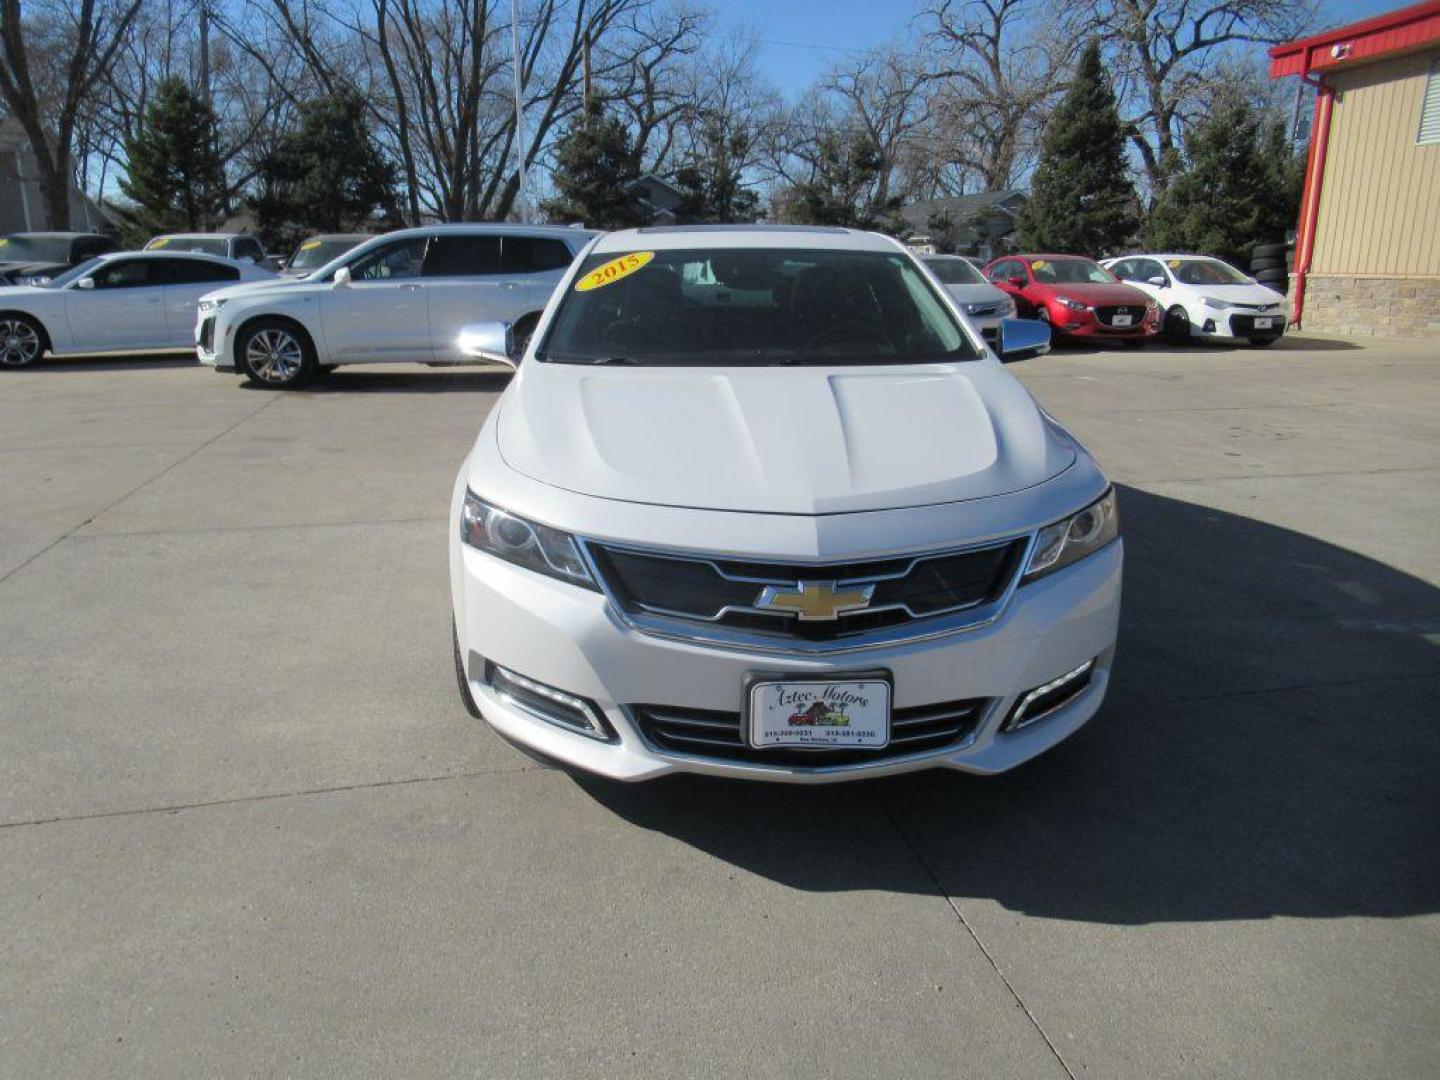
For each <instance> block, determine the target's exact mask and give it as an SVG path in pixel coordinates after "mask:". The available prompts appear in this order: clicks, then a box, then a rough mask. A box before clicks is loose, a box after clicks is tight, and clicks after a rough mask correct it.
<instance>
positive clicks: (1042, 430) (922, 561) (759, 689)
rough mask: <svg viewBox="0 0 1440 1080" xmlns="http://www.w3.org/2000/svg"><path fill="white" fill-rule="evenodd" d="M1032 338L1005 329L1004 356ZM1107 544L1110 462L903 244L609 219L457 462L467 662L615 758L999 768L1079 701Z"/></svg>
mask: <svg viewBox="0 0 1440 1080" xmlns="http://www.w3.org/2000/svg"><path fill="white" fill-rule="evenodd" d="M509 336H510V328H509V327H507V326H506V325H504V324H503V323H490V324H483V325H472V326H467V327H466V328H465V330H464V332H463V334H462V347H463V348H464V349H465V350H467V351H468V352H470V353H471V354H474V355H483V356H489V357H492V358H495V359H502V358H504V357H506V356H509V355H511V354H512V353H511V342H510V341H509ZM1048 341H1049V331H1048V329H1047V328H1045V327H1043V326H1041V325H1040V324H1037V323H1029V322H1022V321H1015V320H1008V321H1006V322H1004V323H1002V324H1001V326H1000V330H999V334H998V341H997V344H996V350H997V352H998V353H999V354H1000V356H1003V357H1004V358H1005V359H1019V358H1023V357H1024V356H1027V355H1028V356H1033V355H1036V354H1038V353H1041V352H1044V351H1045V350H1046V349H1047V348H1048ZM1121 562H1122V553H1121V541H1120V539H1119V521H1118V517H1117V513H1116V506H1115V495H1114V492H1113V490H1112V489H1111V486H1110V484H1109V482H1108V481H1107V480H1106V479H1105V477H1104V475H1103V474H1102V473H1101V471H1100V469H1099V468H1098V467H1097V466H1096V465H1095V463H1094V462H1093V461H1092V460H1091V458H1090V456H1089V455H1088V454H1087V453H1086V452H1085V450H1084V448H1083V447H1081V446H1080V445H1079V443H1078V442H1076V440H1075V439H1074V437H1073V436H1071V435H1070V434H1069V433H1068V432H1066V431H1065V430H1064V429H1063V428H1062V427H1061V426H1060V425H1059V424H1058V423H1056V421H1055V420H1054V419H1052V418H1051V417H1050V416H1048V415H1047V414H1046V413H1045V412H1044V411H1043V410H1042V409H1041V408H1040V407H1039V406H1038V405H1037V404H1036V403H1035V401H1034V400H1033V399H1032V398H1031V396H1030V395H1029V393H1027V392H1026V390H1025V389H1024V387H1022V386H1021V385H1020V383H1019V382H1017V381H1016V380H1015V379H1014V378H1013V377H1012V376H1011V375H1010V374H1009V373H1008V372H1007V371H1006V370H1005V369H1004V368H1003V367H1002V366H1001V360H1000V358H999V357H998V356H997V355H996V353H992V352H990V351H989V350H988V349H987V348H986V345H985V342H984V341H983V340H982V339H981V338H980V336H979V334H978V332H977V331H976V330H975V329H974V328H973V326H972V325H971V324H969V323H967V322H966V320H965V319H964V318H963V317H962V316H961V314H960V311H959V310H958V308H957V307H956V303H955V301H954V300H953V299H952V298H951V297H949V296H948V295H947V294H946V293H945V291H944V290H943V289H942V288H940V287H939V285H938V284H937V283H936V281H935V280H934V278H933V277H932V276H931V275H930V274H929V273H927V272H926V271H925V270H924V269H922V268H921V266H920V265H919V264H918V263H917V262H916V261H915V259H914V257H913V256H911V255H910V254H909V253H908V252H907V251H905V249H904V248H902V247H901V246H900V245H899V244H897V243H896V242H894V241H893V240H890V239H888V238H885V237H882V236H878V235H874V234H868V233H860V232H854V231H850V230H845V229H827V228H800V227H751V226H746V227H724V226H720V227H712V228H704V227H690V228H679V229H666V228H656V229H639V230H628V231H624V232H617V233H611V234H608V235H605V236H602V237H599V238H598V239H596V240H595V241H594V242H592V243H591V244H589V245H588V246H587V248H586V249H585V251H583V252H582V253H581V257H580V259H579V260H578V261H577V263H576V265H575V266H573V267H572V268H571V269H570V270H569V271H568V272H567V273H566V274H565V276H564V277H563V278H562V280H561V282H560V285H559V287H558V288H557V290H556V292H555V294H554V296H553V297H552V298H551V300H550V302H549V304H548V305H547V307H546V309H545V311H544V313H543V315H542V316H541V319H540V322H539V325H538V326H537V327H536V329H535V331H534V334H533V336H532V337H531V339H530V344H529V347H528V349H527V350H526V351H525V354H524V356H523V363H520V364H519V365H518V371H517V374H516V375H515V376H514V378H513V380H512V382H511V384H510V386H509V387H508V389H507V390H506V391H505V393H504V394H503V395H502V396H501V397H500V399H499V401H498V402H497V403H496V405H495V408H494V409H493V410H492V412H491V413H490V415H489V417H488V418H487V420H486V421H485V424H484V426H483V427H482V428H481V431H480V435H479V438H478V440H477V441H476V443H475V446H474V448H473V449H472V450H471V452H470V454H469V456H468V458H467V459H466V461H465V463H464V465H463V466H462V468H461V470H460V475H459V477H458V479H457V481H456V484H455V489H454V499H453V503H452V508H451V543H450V577H451V587H452V599H453V615H454V622H455V667H456V674H457V677H458V681H459V689H460V693H461V696H462V698H463V700H464V702H465V704H466V706H467V707H468V708H469V709H470V710H471V711H472V713H474V714H475V715H477V716H480V715H483V716H484V718H485V719H486V720H487V721H488V722H489V723H490V724H491V725H492V726H493V727H494V728H495V729H496V730H497V731H499V732H500V733H501V734H502V735H503V736H504V737H506V738H507V739H509V740H512V741H513V742H515V743H518V744H520V745H521V746H522V747H524V748H525V749H527V750H528V751H530V752H532V753H535V754H538V755H540V756H542V757H546V758H549V759H553V760H557V761H559V762H562V763H565V764H566V765H568V766H571V767H575V768H579V769H583V770H588V771H591V772H594V773H599V774H602V775H604V776H607V777H611V778H615V779H621V780H641V779H647V778H650V777H655V776H659V775H662V774H664V773H669V772H674V771H689V772H703V773H714V774H723V775H730V776H739V777H749V778H755V779H766V780H785V781H797V782H816V781H824V780H840V779H848V778H854V777H863V776H875V775H881V774H886V773H894V772H901V771H908V770H915V769H923V768H932V767H946V768H953V769H960V770H965V771H969V772H977V773H994V772H999V771H1002V770H1005V769H1009V768H1011V767H1012V766H1015V765H1018V764H1020V763H1021V762H1023V761H1026V760H1027V759H1029V758H1032V757H1034V756H1035V755H1036V754H1039V753H1041V752H1042V751H1044V750H1046V749H1047V748H1049V747H1051V746H1054V745H1055V744H1056V743H1057V742H1059V741H1060V740H1062V739H1064V738H1065V737H1066V736H1067V735H1069V734H1071V733H1072V732H1074V731H1075V730H1076V729H1077V728H1079V727H1080V726H1081V725H1082V724H1084V723H1085V722H1086V721H1087V720H1088V719H1089V718H1090V717H1091V716H1092V715H1093V714H1094V713H1095V711H1096V709H1098V708H1099V706H1100V702H1101V698H1102V697H1103V696H1104V694H1105V690H1106V686H1107V685H1108V683H1109V680H1110V669H1111V661H1112V658H1113V656H1114V651H1115V637H1116V626H1117V620H1118V615H1119V608H1120V574H1121Z"/></svg>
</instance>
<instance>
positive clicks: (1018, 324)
mask: <svg viewBox="0 0 1440 1080" xmlns="http://www.w3.org/2000/svg"><path fill="white" fill-rule="evenodd" d="M1049 351H1050V327H1049V325H1048V324H1046V323H1043V322H1041V321H1040V320H1039V319H1001V320H1000V332H999V334H998V336H997V337H996V341H995V352H996V353H997V354H999V356H1000V359H1001V361H1002V362H1004V363H1006V364H1012V363H1014V362H1015V361H1016V360H1029V359H1030V358H1031V357H1032V356H1044V355H1045V354H1046V353H1048V352H1049Z"/></svg>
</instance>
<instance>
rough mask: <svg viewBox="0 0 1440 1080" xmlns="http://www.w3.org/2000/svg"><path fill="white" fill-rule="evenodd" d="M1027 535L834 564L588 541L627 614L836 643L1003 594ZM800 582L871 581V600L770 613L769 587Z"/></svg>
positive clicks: (857, 583) (845, 583)
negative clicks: (826, 611) (826, 612)
mask: <svg viewBox="0 0 1440 1080" xmlns="http://www.w3.org/2000/svg"><path fill="white" fill-rule="evenodd" d="M1025 546H1026V541H1025V540H1024V539H1014V540H1008V541H1003V542H1000V543H996V544H990V545H986V546H984V547H978V548H970V549H966V550H963V551H951V552H939V553H935V554H926V555H916V556H903V557H897V558H889V559H877V560H870V561H864V562H853V563H840V564H828V565H805V564H794V563H768V562H765V563H758V562H748V561H740V560H732V559H718V558H716V559H707V558H701V557H695V556H688V555H678V554H670V553H660V552H653V551H639V550H634V549H629V548H620V547H611V546H608V545H603V544H591V545H590V553H591V556H592V558H593V559H594V562H595V566H596V569H597V570H598V571H599V573H600V576H601V578H602V579H603V580H604V583H605V585H606V587H607V590H608V591H609V593H610V595H611V596H612V597H613V598H614V600H615V602H616V603H617V604H619V606H620V607H621V608H622V609H623V610H624V611H625V612H627V613H629V614H632V615H633V614H642V615H651V616H659V617H663V618H667V619H678V620H682V621H685V622H688V623H692V624H695V623H698V624H707V625H710V626H717V627H728V628H731V629H734V630H737V631H743V632H745V633H748V634H757V635H761V636H772V637H776V638H783V639H788V640H801V641H817V642H824V641H839V640H844V639H846V638H849V637H854V636H858V635H863V634H866V633H868V632H872V631H876V630H883V629H885V628H888V627H899V626H904V625H906V624H909V623H919V622H923V621H925V620H929V619H934V618H937V617H940V616H946V615H955V614H957V613H962V612H966V611H970V610H973V609H977V608H981V607H983V606H984V605H986V604H988V603H992V602H994V601H997V600H998V599H999V598H1000V597H1001V596H1003V595H1004V594H1005V591H1006V589H1007V588H1008V587H1009V585H1010V583H1011V581H1012V580H1013V579H1014V577H1015V575H1016V573H1017V572H1018V570H1019V567H1020V561H1021V559H1022V558H1023V556H1024V552H1025ZM802 582H810V583H814V582H826V583H833V584H834V585H835V587H836V588H837V589H842V590H843V589H845V588H847V587H850V588H863V587H866V586H873V591H871V592H870V596H869V602H868V604H867V605H866V606H865V607H863V608H862V609H860V610H855V611H848V612H844V613H842V614H840V615H838V616H837V617H835V618H833V619H823V620H815V621H807V620H802V619H801V618H800V617H799V616H798V614H797V613H795V612H791V611H782V610H774V609H766V608H765V607H762V606H760V604H759V601H760V598H761V594H762V592H763V591H764V590H765V587H766V586H767V585H768V586H777V587H781V588H795V587H797V586H798V585H799V584H800V583H802Z"/></svg>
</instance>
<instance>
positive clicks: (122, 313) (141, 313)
mask: <svg viewBox="0 0 1440 1080" xmlns="http://www.w3.org/2000/svg"><path fill="white" fill-rule="evenodd" d="M273 277H275V275H274V274H273V273H271V272H270V271H269V270H265V269H263V268H261V267H258V266H254V265H251V264H249V263H238V262H234V261H232V260H230V259H220V258H215V257H213V256H210V255H191V254H181V253H179V252H175V253H165V254H161V253H158V252H157V253H154V254H151V253H148V252H119V253H117V254H114V255H102V256H100V257H99V258H96V259H90V260H89V261H87V262H83V263H81V264H80V265H79V266H76V267H73V268H72V269H70V270H67V271H66V272H65V273H63V274H61V275H59V276H58V277H56V278H54V279H53V280H51V281H49V282H47V283H46V284H44V285H17V286H12V287H10V288H0V367H25V366H26V365H28V364H32V363H34V362H35V361H36V360H38V359H40V357H41V356H42V355H44V354H45V353H47V352H48V353H50V354H51V355H52V356H67V355H72V354H79V353H85V354H88V353H155V352H171V351H175V352H193V351H194V348H195V340H194V332H195V305H196V303H197V302H198V301H199V299H200V297H201V296H202V295H203V294H204V293H207V292H211V291H212V290H214V289H216V288H219V287H221V286H223V285H228V284H236V283H239V282H246V281H259V280H263V279H266V278H273Z"/></svg>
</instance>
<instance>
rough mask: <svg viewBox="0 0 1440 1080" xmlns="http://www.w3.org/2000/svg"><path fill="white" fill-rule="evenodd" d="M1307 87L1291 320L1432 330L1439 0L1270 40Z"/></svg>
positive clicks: (1437, 292)
mask: <svg viewBox="0 0 1440 1080" xmlns="http://www.w3.org/2000/svg"><path fill="white" fill-rule="evenodd" d="M1270 58H1271V63H1270V74H1271V77H1272V78H1277V77H1281V76H1287V75H1298V76H1300V77H1301V78H1302V79H1304V80H1305V81H1307V82H1309V83H1310V84H1312V85H1314V86H1315V87H1316V90H1317V94H1316V101H1315V121H1314V123H1313V124H1312V126H1311V131H1310V150H1309V157H1308V159H1307V166H1306V173H1305V195H1304V198H1303V200H1302V202H1301V207H1300V221H1299V226H1298V229H1297V233H1296V241H1295V271H1294V274H1293V276H1292V279H1291V285H1292V287H1291V296H1292V298H1293V304H1294V308H1293V312H1292V321H1293V322H1294V323H1296V324H1299V325H1302V326H1303V327H1305V328H1306V329H1310V330H1319V331H1330V332H1334V333H1341V334H1367V335H1368V334H1373V335H1380V336H1387V337H1407V338H1424V337H1437V338H1440V0H1431V2H1428V3H1423V4H1416V5H1413V6H1412V7H1408V8H1403V9H1401V10H1399V11H1394V12H1390V13H1388V14H1386V15H1380V16H1377V17H1375V18H1373V19H1367V20H1365V21H1364V22H1360V23H1353V24H1351V25H1349V26H1343V27H1340V28H1338V29H1336V30H1331V31H1327V32H1326V33H1324V34H1317V35H1315V36H1314V37H1309V38H1305V39H1303V40H1300V41H1293V42H1289V43H1288V44H1285V45H1279V46H1276V47H1275V48H1274V49H1272V50H1271V51H1270Z"/></svg>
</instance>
